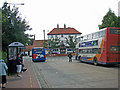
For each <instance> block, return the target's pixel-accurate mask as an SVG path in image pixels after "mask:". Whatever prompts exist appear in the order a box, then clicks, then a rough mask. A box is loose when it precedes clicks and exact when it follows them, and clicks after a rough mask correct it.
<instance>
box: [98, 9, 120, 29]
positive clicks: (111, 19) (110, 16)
mask: <svg viewBox="0 0 120 90" xmlns="http://www.w3.org/2000/svg"><path fill="white" fill-rule="evenodd" d="M105 27H120V21H119V19H118V17H117V16H116V15H115V13H114V12H113V11H112V10H111V9H109V11H108V12H107V14H106V15H105V16H104V17H103V20H102V24H101V25H99V29H102V28H105Z"/></svg>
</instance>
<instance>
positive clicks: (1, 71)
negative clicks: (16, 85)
mask: <svg viewBox="0 0 120 90" xmlns="http://www.w3.org/2000/svg"><path fill="white" fill-rule="evenodd" d="M0 68H2V69H0V76H1V78H2V80H0V81H2V82H1V83H2V88H5V87H6V82H7V79H6V75H7V74H6V71H7V69H8V67H7V65H6V63H5V62H4V60H0Z"/></svg>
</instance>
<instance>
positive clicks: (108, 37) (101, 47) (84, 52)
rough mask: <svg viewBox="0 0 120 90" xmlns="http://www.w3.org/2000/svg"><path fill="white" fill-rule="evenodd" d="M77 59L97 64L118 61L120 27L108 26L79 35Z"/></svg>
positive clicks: (117, 62) (115, 62)
mask: <svg viewBox="0 0 120 90" xmlns="http://www.w3.org/2000/svg"><path fill="white" fill-rule="evenodd" d="M79 39H80V40H79V43H78V44H77V45H76V49H77V50H78V60H80V61H81V62H90V63H94V64H95V65H97V64H105V65H106V64H112V65H114V64H119V63H120V57H119V55H120V28H116V27H109V28H105V29H103V30H99V31H98V32H95V33H92V34H88V35H85V36H81V37H79Z"/></svg>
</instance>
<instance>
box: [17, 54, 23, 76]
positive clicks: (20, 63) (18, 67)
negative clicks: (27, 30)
mask: <svg viewBox="0 0 120 90" xmlns="http://www.w3.org/2000/svg"><path fill="white" fill-rule="evenodd" d="M16 67H17V76H18V77H22V75H21V70H22V59H21V58H20V54H19V53H18V54H17V57H16Z"/></svg>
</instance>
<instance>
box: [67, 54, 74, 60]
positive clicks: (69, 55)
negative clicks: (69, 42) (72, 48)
mask: <svg viewBox="0 0 120 90" xmlns="http://www.w3.org/2000/svg"><path fill="white" fill-rule="evenodd" d="M68 57H69V62H72V57H73V56H72V54H71V53H69V54H68Z"/></svg>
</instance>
